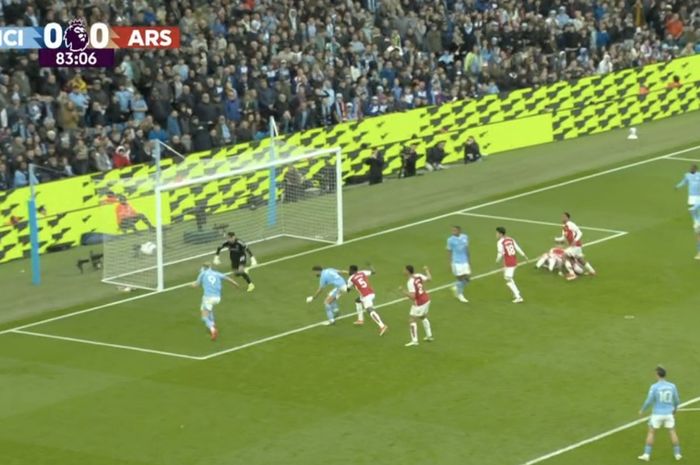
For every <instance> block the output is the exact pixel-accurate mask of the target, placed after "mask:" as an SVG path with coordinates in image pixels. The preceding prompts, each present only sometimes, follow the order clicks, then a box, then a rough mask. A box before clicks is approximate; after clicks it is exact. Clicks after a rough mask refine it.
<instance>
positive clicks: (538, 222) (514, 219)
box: [460, 211, 624, 234]
mask: <svg viewBox="0 0 700 465" xmlns="http://www.w3.org/2000/svg"><path fill="white" fill-rule="evenodd" d="M460 215H464V216H473V217H476V218H489V219H492V220H503V221H513V222H516V223H528V224H538V225H544V226H558V227H561V223H553V222H551V221H537V220H527V219H524V218H511V217H509V216H496V215H482V214H481V213H469V212H466V211H465V212H461V213H460ZM580 228H581V229H587V230H589V231H599V232H605V233H611V234H617V233H621V232H624V231H619V230H617V229H605V228H594V227H592V226H583V225H581V226H580Z"/></svg>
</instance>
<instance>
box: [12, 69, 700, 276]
mask: <svg viewBox="0 0 700 465" xmlns="http://www.w3.org/2000/svg"><path fill="white" fill-rule="evenodd" d="M675 75H677V76H679V77H680V79H681V83H682V86H681V87H680V88H677V89H668V88H667V85H668V84H669V83H670V82H672V79H673V76H675ZM641 83H644V84H645V85H646V87H647V88H649V90H650V92H649V93H648V94H647V95H646V96H641V95H640V92H639V90H640V84H641ZM697 109H700V56H692V57H685V58H679V59H676V60H673V61H671V62H667V63H659V64H654V65H649V66H646V67H644V68H639V69H627V70H622V71H618V72H615V73H611V74H607V75H604V76H590V77H586V78H583V79H580V80H578V81H576V82H557V83H554V84H552V85H549V86H544V87H540V88H537V89H521V90H517V91H514V92H511V93H510V94H508V95H507V96H497V95H490V96H486V97H484V98H481V99H479V100H469V101H459V102H453V103H448V104H445V105H442V106H439V107H424V108H420V109H416V110H412V111H408V112H404V113H394V114H390V115H384V116H379V117H374V118H369V119H366V120H363V121H360V122H351V123H343V124H339V125H336V126H333V127H331V128H329V129H326V128H316V129H312V130H309V131H305V132H303V133H296V134H293V135H290V136H286V137H282V138H280V139H278V141H277V144H279V145H278V149H277V150H278V151H280V150H281V151H287V152H289V153H292V152H294V151H297V150H301V149H304V150H309V149H323V148H328V147H335V146H338V147H341V148H342V149H343V158H344V160H343V165H344V166H343V169H344V176H345V177H346V178H348V177H351V176H358V175H363V174H364V173H365V172H366V170H367V166H366V165H364V163H363V160H364V159H365V158H366V157H367V156H369V155H370V154H371V153H372V152H373V151H374V150H375V149H377V148H379V149H380V150H382V151H383V153H384V155H385V161H386V168H385V170H384V174H385V175H395V174H397V173H398V171H399V170H400V168H401V158H400V153H401V151H402V150H403V148H404V147H406V146H407V145H409V144H412V143H416V144H417V145H418V153H419V154H425V153H426V151H427V149H428V148H430V147H432V146H434V145H435V144H437V143H438V142H440V141H444V142H445V150H446V152H447V154H448V155H447V157H446V159H445V162H455V161H459V160H461V159H462V156H463V149H462V148H463V145H464V143H465V142H466V139H467V138H468V137H469V136H474V137H475V138H476V139H477V141H478V142H479V144H480V146H481V148H482V151H483V152H484V153H487V154H489V155H492V154H496V153H499V152H504V151H508V150H513V149H517V148H523V147H528V146H532V145H537V144H542V143H547V142H552V141H558V140H567V139H573V138H576V137H581V136H584V135H588V134H596V133H600V132H604V131H609V130H612V129H617V128H622V127H627V126H632V125H639V124H642V123H644V122H648V121H654V120H658V119H662V118H667V117H670V116H674V115H678V114H682V113H686V112H690V111H694V110H697ZM269 144H270V141H269V139H268V140H264V141H262V142H254V143H243V144H238V145H234V146H230V147H224V148H218V149H215V150H212V151H207V152H201V153H195V154H192V155H190V156H188V157H187V158H186V159H185V160H184V161H183V162H181V163H179V164H174V163H173V162H172V160H164V161H163V173H164V176H165V178H166V181H176V180H177V179H184V178H192V177H196V176H204V175H209V174H215V173H217V172H225V171H226V170H228V169H230V168H231V167H232V166H233V165H232V163H231V160H236V162H237V163H238V164H240V162H241V160H243V161H245V160H248V161H252V160H255V159H259V158H260V157H264V156H266V154H267V153H268V151H269ZM323 164H324V162H323V161H321V160H319V161H314V160H310V161H308V162H305V163H304V164H303V165H302V166H299V168H300V169H302V170H303V171H304V172H306V173H307V177H314V176H317V175H319V173H320V172H321V171H322V169H323ZM424 165H425V158H424V157H422V158H420V159H419V161H418V168H421V167H423V166H424ZM266 174H267V173H264V172H257V173H252V174H249V175H246V176H244V177H239V178H233V179H221V180H218V181H214V182H211V183H208V184H206V185H198V186H191V187H188V188H183V189H178V190H174V191H172V192H169V193H168V196H167V199H165V202H164V215H165V221H164V224H166V225H167V224H168V223H169V222H170V221H171V220H180V219H187V215H188V213H187V212H188V210H189V209H191V208H193V207H194V206H198V207H205V208H207V210H208V211H209V213H217V212H221V211H226V210H232V209H237V208H245V207H253V206H255V205H257V204H259V203H261V202H264V201H265V199H266V195H267V187H268V181H267V180H266V178H265V176H266ZM153 175H154V167H153V166H152V165H136V166H130V167H127V168H124V169H120V170H113V171H109V172H107V173H95V174H91V175H86V176H80V177H74V178H69V179H65V180H61V181H55V182H51V183H47V184H41V185H39V186H37V203H38V205H37V206H38V209H39V215H40V217H39V227H40V234H39V238H40V251H41V252H42V253H44V252H46V251H47V249H48V248H49V247H52V246H53V247H55V246H76V245H79V244H80V237H81V236H82V234H84V233H89V232H101V233H107V234H116V233H118V228H117V223H116V218H115V215H113V214H112V213H113V210H114V206H113V205H104V204H103V202H104V200H105V197H106V194H107V193H108V192H109V191H113V192H115V193H116V194H124V195H126V196H127V198H128V199H129V201H130V202H131V203H132V204H133V205H134V207H135V208H136V209H137V210H139V211H141V212H142V213H144V214H146V215H147V216H149V217H150V218H152V216H153V205H154V201H153V182H152V180H153ZM278 176H279V179H278V181H280V182H281V181H282V179H283V176H284V173H279V174H278ZM28 196H29V189H28V188H21V189H15V190H12V191H3V192H0V205H1V207H0V225H2V226H0V263H2V262H6V261H9V260H13V259H16V258H22V257H27V256H28V255H29V251H30V241H29V227H28V223H27V211H26V205H27V199H28ZM105 209H110V210H111V213H110V210H107V211H105Z"/></svg>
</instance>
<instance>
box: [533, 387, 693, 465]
mask: <svg viewBox="0 0 700 465" xmlns="http://www.w3.org/2000/svg"><path fill="white" fill-rule="evenodd" d="M699 401H700V397H696V398H694V399H690V400H688V401H686V402H683V403H682V404H680V405H679V408H680V410H681V411H683V410H686V411H687V410H690V409H684V408H683V407H685V406H687V405H693V404H695V403H697V402H699ZM693 410H700V409H693ZM648 420H649V417H648V416H647V417H644V418H640V419H638V420H634V421H631V422H629V423H625V424H624V425H621V426H618V427H617V428H613V429H611V430H608V431H606V432H604V433H600V434H596V435H595V436H591V437H590V438H588V439H584V440H583V441H579V442H577V443H574V444H571V445H570V446H566V447H562V448H561V449H557V450H555V451H554V452H550V453H549V454H545V455H542V456H541V457H537V458H536V459H532V460H529V461H527V462H523V463H521V464H520V465H535V464H537V463H541V462H544V461H545V460H549V459H552V458H554V457H557V456H559V455H562V454H566V453H567V452H571V451H572V450H575V449H578V448H580V447H583V446H586V445H588V444H592V443H594V442H597V441H600V440H601V439H605V438H607V437H609V436H612V435H613V434H617V433H620V432H622V431H625V430H628V429H630V428H633V427H635V426H637V425H639V424H642V423H644V422H646V421H648Z"/></svg>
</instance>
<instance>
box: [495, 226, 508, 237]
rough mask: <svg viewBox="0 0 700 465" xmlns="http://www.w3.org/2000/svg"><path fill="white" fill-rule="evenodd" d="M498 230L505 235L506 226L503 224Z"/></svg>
mask: <svg viewBox="0 0 700 465" xmlns="http://www.w3.org/2000/svg"><path fill="white" fill-rule="evenodd" d="M496 231H497V232H499V233H501V234H503V235H504V236H505V235H506V228H504V227H503V226H499V227H497V228H496Z"/></svg>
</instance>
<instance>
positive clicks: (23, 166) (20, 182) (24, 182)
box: [13, 161, 39, 188]
mask: <svg viewBox="0 0 700 465" xmlns="http://www.w3.org/2000/svg"><path fill="white" fill-rule="evenodd" d="M30 181H31V182H32V183H34V184H39V180H38V179H37V178H36V176H34V175H32V176H31V178H30V175H29V168H28V167H27V162H26V161H21V162H20V163H19V167H18V168H17V170H15V179H14V182H13V187H15V188H18V187H24V186H28V185H29V183H30Z"/></svg>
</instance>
